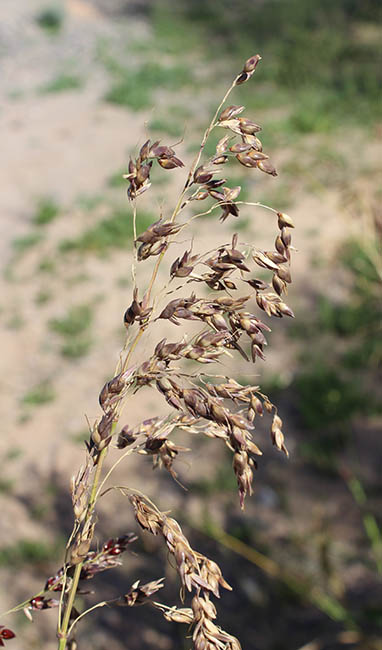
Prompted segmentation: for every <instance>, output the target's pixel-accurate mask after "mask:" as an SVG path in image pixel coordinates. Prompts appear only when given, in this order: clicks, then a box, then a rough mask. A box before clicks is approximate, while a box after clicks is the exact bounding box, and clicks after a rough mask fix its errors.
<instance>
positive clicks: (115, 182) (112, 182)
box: [107, 167, 127, 187]
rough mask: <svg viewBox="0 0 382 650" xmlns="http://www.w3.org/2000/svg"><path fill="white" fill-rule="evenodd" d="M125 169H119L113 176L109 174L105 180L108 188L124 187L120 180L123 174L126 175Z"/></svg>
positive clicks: (122, 181)
mask: <svg viewBox="0 0 382 650" xmlns="http://www.w3.org/2000/svg"><path fill="white" fill-rule="evenodd" d="M126 173H127V172H126V167H124V168H122V169H119V170H118V171H117V172H114V174H111V176H109V178H108V179H107V184H108V186H109V187H125V185H126V181H125V179H124V178H122V176H123V174H126Z"/></svg>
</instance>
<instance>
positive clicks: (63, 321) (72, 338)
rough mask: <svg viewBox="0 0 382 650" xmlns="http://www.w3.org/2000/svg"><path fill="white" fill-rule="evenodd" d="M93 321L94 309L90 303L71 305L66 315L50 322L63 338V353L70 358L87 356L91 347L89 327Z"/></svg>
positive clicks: (52, 328) (54, 330) (51, 326)
mask: <svg viewBox="0 0 382 650" xmlns="http://www.w3.org/2000/svg"><path fill="white" fill-rule="evenodd" d="M92 322H93V310H92V308H91V307H90V306H89V305H76V306H74V307H71V308H70V309H69V310H68V312H67V315H66V316H63V317H62V318H54V319H52V320H51V321H50V322H49V327H50V329H51V330H52V331H53V332H56V333H57V334H59V335H60V337H61V338H62V340H63V344H62V346H61V354H62V355H63V356H64V357H67V358H69V359H76V358H78V357H83V356H85V355H86V354H87V353H88V352H89V350H90V347H91V344H92V340H91V338H90V335H89V329H90V327H91V325H92Z"/></svg>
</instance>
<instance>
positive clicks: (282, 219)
mask: <svg viewBox="0 0 382 650" xmlns="http://www.w3.org/2000/svg"><path fill="white" fill-rule="evenodd" d="M277 218H278V226H279V228H280V230H282V229H283V228H294V223H293V220H292V219H291V217H290V216H289V215H287V214H285V213H284V212H278V213H277Z"/></svg>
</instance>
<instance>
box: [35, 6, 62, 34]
mask: <svg viewBox="0 0 382 650" xmlns="http://www.w3.org/2000/svg"><path fill="white" fill-rule="evenodd" d="M63 22H64V13H63V11H62V8H61V7H59V6H56V5H52V6H51V7H45V8H44V9H42V10H41V11H40V12H39V13H38V14H37V16H36V23H37V24H38V25H39V26H40V27H41V29H43V30H44V31H45V32H47V33H49V34H57V33H58V32H59V31H60V30H61V28H62V26H63Z"/></svg>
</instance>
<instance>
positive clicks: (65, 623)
mask: <svg viewBox="0 0 382 650" xmlns="http://www.w3.org/2000/svg"><path fill="white" fill-rule="evenodd" d="M115 427H116V423H115V424H114V425H113V428H115ZM106 455H107V447H105V448H104V449H102V451H101V452H100V455H99V458H98V463H97V469H96V472H95V475H94V480H93V485H92V489H91V492H90V497H89V502H88V508H87V513H86V517H85V521H84V527H83V530H86V527H87V526H88V525H89V523H90V520H91V516H92V513H93V510H94V506H95V502H96V495H97V489H98V484H99V481H100V477H101V472H102V465H103V462H104V460H105V458H106ZM83 563H84V562H83V561H82V562H80V563H79V564H77V565H76V568H75V571H74V575H73V580H72V584H71V586H70V591H69V595H68V600H67V603H66V605H65V611H64V617H63V619H62V624H60V623H59V629H58V638H59V642H58V650H65V647H66V642H67V640H68V627H69V622H70V616H71V613H72V609H73V605H74V601H75V598H76V595H77V589H78V583H79V580H80V575H81V569H82V566H83Z"/></svg>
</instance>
